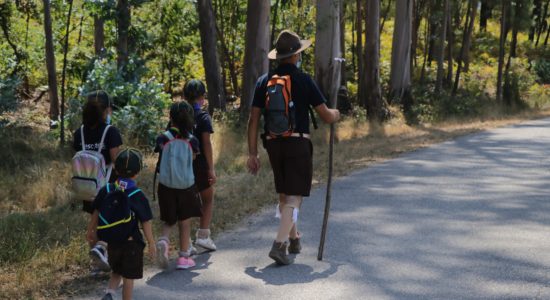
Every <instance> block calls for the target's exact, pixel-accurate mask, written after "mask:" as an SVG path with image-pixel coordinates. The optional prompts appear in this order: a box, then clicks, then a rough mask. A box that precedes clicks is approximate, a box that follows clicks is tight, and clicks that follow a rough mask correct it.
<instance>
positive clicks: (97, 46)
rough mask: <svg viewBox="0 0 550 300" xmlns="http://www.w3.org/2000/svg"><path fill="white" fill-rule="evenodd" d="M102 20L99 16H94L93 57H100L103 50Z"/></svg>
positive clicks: (103, 32) (103, 33)
mask: <svg viewBox="0 0 550 300" xmlns="http://www.w3.org/2000/svg"><path fill="white" fill-rule="evenodd" d="M104 23H105V22H104V20H103V18H102V17H100V16H94V50H95V55H96V56H100V55H101V53H102V51H103V48H105V31H104Z"/></svg>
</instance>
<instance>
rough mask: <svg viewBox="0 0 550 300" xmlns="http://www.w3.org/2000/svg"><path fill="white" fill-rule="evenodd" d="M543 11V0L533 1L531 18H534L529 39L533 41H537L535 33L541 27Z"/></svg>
mask: <svg viewBox="0 0 550 300" xmlns="http://www.w3.org/2000/svg"><path fill="white" fill-rule="evenodd" d="M541 12H542V0H534V1H533V14H532V15H531V20H533V23H532V25H531V28H530V29H529V40H530V41H531V42H534V41H535V34H536V32H537V28H538V27H539V22H540V21H541V20H540V15H541Z"/></svg>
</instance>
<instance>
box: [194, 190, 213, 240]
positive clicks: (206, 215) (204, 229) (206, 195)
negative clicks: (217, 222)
mask: <svg viewBox="0 0 550 300" xmlns="http://www.w3.org/2000/svg"><path fill="white" fill-rule="evenodd" d="M200 194H201V199H202V217H201V220H200V230H199V234H198V237H199V238H200V239H206V238H208V237H209V236H210V230H209V228H210V222H212V212H213V210H214V187H209V188H207V189H206V190H204V191H202V192H200Z"/></svg>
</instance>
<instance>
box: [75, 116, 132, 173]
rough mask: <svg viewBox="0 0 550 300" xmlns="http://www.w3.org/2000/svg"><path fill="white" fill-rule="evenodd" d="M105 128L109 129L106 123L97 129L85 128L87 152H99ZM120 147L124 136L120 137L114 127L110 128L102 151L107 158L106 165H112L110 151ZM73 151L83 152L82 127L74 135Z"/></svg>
mask: <svg viewBox="0 0 550 300" xmlns="http://www.w3.org/2000/svg"><path fill="white" fill-rule="evenodd" d="M105 127H107V124H105V123H101V124H100V125H99V126H97V127H95V128H89V127H87V126H84V142H85V143H86V145H85V148H86V150H91V151H97V149H98V148H99V143H100V142H101V136H102V135H103V131H104V130H105ZM120 145H122V136H121V135H120V132H119V131H118V129H117V128H116V127H114V126H111V127H109V130H108V131H107V134H106V135H105V140H104V141H103V149H101V154H103V157H104V158H105V164H107V165H108V164H110V163H111V155H110V154H109V150H111V149H112V148H115V147H119V146H120ZM73 149H74V150H75V151H81V150H82V137H81V136H80V127H78V129H77V130H75V132H74V133H73Z"/></svg>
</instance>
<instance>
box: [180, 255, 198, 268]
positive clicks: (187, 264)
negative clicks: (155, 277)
mask: <svg viewBox="0 0 550 300" xmlns="http://www.w3.org/2000/svg"><path fill="white" fill-rule="evenodd" d="M195 265H196V264H195V261H194V260H193V259H192V258H191V257H183V256H180V257H179V258H178V265H177V266H176V268H177V269H178V270H186V269H189V268H192V267H194V266H195Z"/></svg>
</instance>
